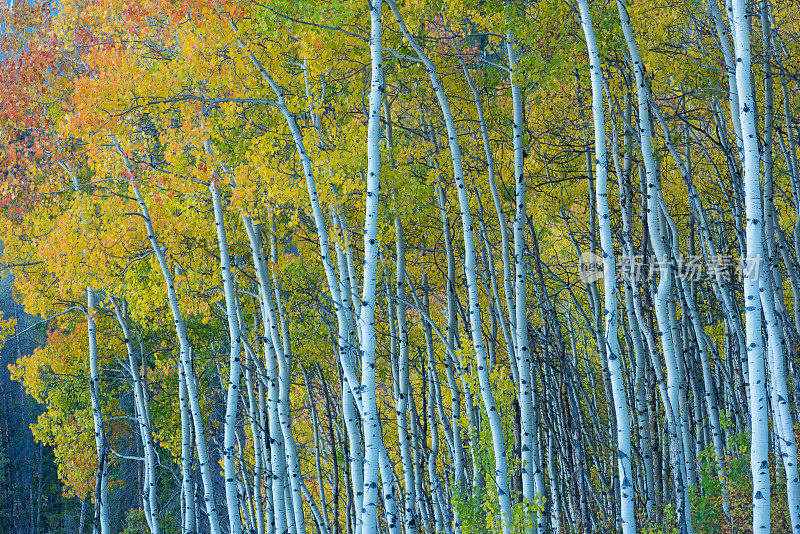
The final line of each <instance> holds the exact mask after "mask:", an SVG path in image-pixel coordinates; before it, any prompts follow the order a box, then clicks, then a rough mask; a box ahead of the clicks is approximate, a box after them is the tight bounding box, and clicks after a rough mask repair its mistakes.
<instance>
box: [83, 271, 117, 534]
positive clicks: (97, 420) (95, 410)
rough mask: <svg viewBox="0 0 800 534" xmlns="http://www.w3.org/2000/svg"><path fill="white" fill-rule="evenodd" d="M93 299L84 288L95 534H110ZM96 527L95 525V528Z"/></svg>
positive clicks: (106, 446) (104, 437) (104, 435)
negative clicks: (94, 450) (96, 476)
mask: <svg viewBox="0 0 800 534" xmlns="http://www.w3.org/2000/svg"><path fill="white" fill-rule="evenodd" d="M94 314H95V298H94V291H93V290H92V288H91V287H87V288H86V327H87V329H88V337H89V378H90V383H89V387H90V388H91V392H90V393H91V395H90V396H91V399H92V419H93V421H94V442H95V445H96V447H97V462H98V465H97V469H98V472H99V476H100V484H99V486H100V495H95V496H94V498H95V502H99V506H100V525H99V526H100V532H97V533H95V534H111V520H110V518H109V502H108V453H107V448H108V444H107V443H106V433H105V429H104V428H103V408H102V406H101V405H100V365H99V361H98V360H99V358H98V354H97V333H96V332H97V327H96V326H95V321H94ZM96 526H97V525H95V527H96Z"/></svg>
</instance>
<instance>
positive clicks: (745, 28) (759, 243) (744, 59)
mask: <svg viewBox="0 0 800 534" xmlns="http://www.w3.org/2000/svg"><path fill="white" fill-rule="evenodd" d="M731 30H732V32H733V34H734V50H735V53H736V87H737V89H738V92H739V110H738V112H739V119H740V121H741V124H742V143H743V147H742V150H740V152H739V156H740V159H741V161H742V167H743V168H744V190H745V199H744V201H745V218H746V226H745V236H746V240H745V242H746V246H747V257H746V258H745V262H746V264H745V277H744V309H745V334H746V336H747V367H748V373H749V382H750V419H751V425H752V441H751V444H750V469H751V471H752V476H753V532H769V531H770V479H769V417H768V407H767V402H768V400H767V390H766V373H765V369H764V340H763V337H762V335H761V326H762V322H761V296H760V294H759V280H760V278H761V277H760V272H761V269H764V268H765V265H764V263H765V262H764V246H763V236H764V210H763V207H762V204H761V179H760V168H761V157H760V153H759V146H758V130H757V127H756V116H755V112H756V108H755V106H756V103H755V99H754V98H753V88H752V85H751V81H750V76H751V72H750V68H751V59H750V31H749V25H748V22H747V9H746V6H745V2H744V0H733V22H732V24H731Z"/></svg>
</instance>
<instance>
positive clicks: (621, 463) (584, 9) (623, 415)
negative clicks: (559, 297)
mask: <svg viewBox="0 0 800 534" xmlns="http://www.w3.org/2000/svg"><path fill="white" fill-rule="evenodd" d="M578 7H579V8H580V14H581V26H582V27H583V33H584V36H585V39H586V47H587V50H588V52H589V76H590V79H591V82H592V115H593V118H594V147H595V148H594V150H595V161H594V165H595V177H596V182H597V185H596V189H595V195H596V196H595V202H596V204H597V216H598V218H599V228H600V249H601V251H602V256H603V271H604V273H605V276H604V277H603V289H604V308H603V320H604V323H605V339H604V341H605V344H606V347H605V348H606V355H607V357H608V372H609V375H610V378H611V388H612V395H613V398H614V410H615V415H616V420H617V436H616V438H617V454H616V457H617V468H618V476H619V486H620V496H621V502H620V508H621V516H620V518H621V523H622V531H623V532H624V533H626V534H629V533H633V532H636V519H635V517H634V502H633V472H632V470H631V428H630V420H629V418H628V401H627V396H626V393H625V379H624V377H623V374H622V373H623V369H622V360H621V354H620V350H619V338H618V334H617V328H618V324H619V316H618V311H617V280H616V261H615V258H614V244H613V239H612V236H611V213H610V212H609V209H608V155H607V152H606V127H605V111H604V105H603V100H604V99H603V70H602V65H601V62H600V53H599V50H598V48H597V40H596V39H595V35H594V28H593V26H592V17H591V12H590V10H589V2H588V0H580V1H579V2H578Z"/></svg>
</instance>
